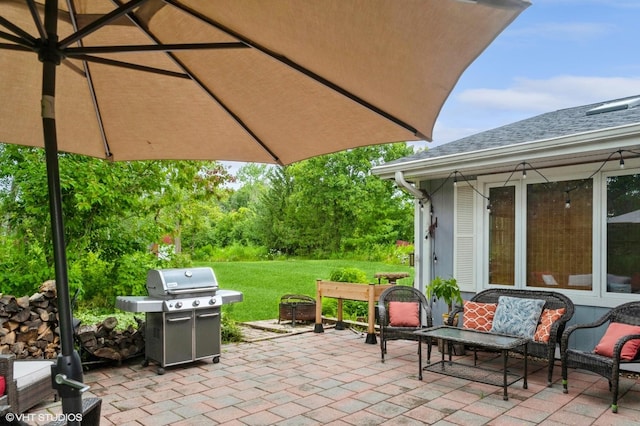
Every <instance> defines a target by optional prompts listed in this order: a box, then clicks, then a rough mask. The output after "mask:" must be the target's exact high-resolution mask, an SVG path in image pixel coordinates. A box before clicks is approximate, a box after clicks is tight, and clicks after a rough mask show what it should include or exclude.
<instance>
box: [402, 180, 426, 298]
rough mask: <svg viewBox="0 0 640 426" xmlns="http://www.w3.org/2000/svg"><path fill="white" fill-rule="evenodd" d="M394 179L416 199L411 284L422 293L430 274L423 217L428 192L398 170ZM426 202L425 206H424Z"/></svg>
mask: <svg viewBox="0 0 640 426" xmlns="http://www.w3.org/2000/svg"><path fill="white" fill-rule="evenodd" d="M395 181H396V183H397V184H398V188H400V189H402V190H403V191H405V192H407V193H409V194H411V195H413V197H414V199H415V200H416V201H417V203H415V213H414V218H415V221H414V238H413V239H414V245H413V247H414V267H415V274H414V283H413V286H414V287H415V288H417V289H418V290H420V291H421V292H422V293H424V291H425V283H426V282H428V277H429V276H430V271H429V269H430V266H431V265H430V264H429V262H427V261H425V260H426V259H429V255H428V253H431V250H430V245H431V240H430V239H429V240H427V239H425V238H424V237H425V236H426V235H427V233H426V232H427V231H426V230H427V224H426V219H425V211H426V212H429V211H430V210H431V208H430V207H431V206H430V205H431V200H430V197H429V194H428V193H427V192H426V191H425V190H423V189H420V188H417V187H415V186H414V185H412V184H410V183H409V182H407V181H406V180H405V178H404V174H403V173H402V172H400V171H397V172H396V173H395ZM425 204H426V206H425Z"/></svg>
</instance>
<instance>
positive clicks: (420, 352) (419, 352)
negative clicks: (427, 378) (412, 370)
mask: <svg viewBox="0 0 640 426" xmlns="http://www.w3.org/2000/svg"><path fill="white" fill-rule="evenodd" d="M418 380H422V336H420V337H418Z"/></svg>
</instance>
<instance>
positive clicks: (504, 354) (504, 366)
mask: <svg viewBox="0 0 640 426" xmlns="http://www.w3.org/2000/svg"><path fill="white" fill-rule="evenodd" d="M507 352H508V351H506V350H503V351H502V374H503V380H504V381H503V382H502V383H503V387H504V392H503V395H502V399H504V400H505V401H508V400H509V395H507Z"/></svg>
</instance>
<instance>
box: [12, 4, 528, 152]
mask: <svg viewBox="0 0 640 426" xmlns="http://www.w3.org/2000/svg"><path fill="white" fill-rule="evenodd" d="M36 3H43V2H36ZM60 3H61V4H62V5H61V6H60V14H59V20H58V32H59V38H60V40H61V41H62V42H63V43H65V48H63V49H61V50H62V52H61V55H62V64H61V66H60V67H58V69H57V86H56V96H55V108H56V112H55V118H56V121H57V133H58V147H59V150H60V151H67V152H74V153H80V154H86V155H90V156H93V157H99V158H110V159H113V160H116V161H117V160H141V159H166V158H177V159H203V158H208V159H216V160H237V161H255V162H265V163H281V164H288V163H291V162H294V161H297V160H301V159H304V158H308V157H311V156H314V155H318V154H326V153H330V152H335V151H339V150H343V149H346V148H352V147H357V146H364V145H371V144H375V143H386V142H397V141H408V140H421V139H426V140H430V139H431V133H432V130H433V125H434V121H435V119H436V117H437V115H438V113H439V111H440V109H441V107H442V104H443V103H444V101H445V99H446V98H447V96H448V95H449V93H450V91H451V89H452V88H453V86H454V85H455V83H456V82H457V80H458V78H459V77H460V75H461V74H462V72H463V71H464V70H465V69H466V68H467V66H468V65H469V64H470V63H471V62H472V61H473V60H474V59H475V58H476V57H477V56H478V55H479V54H480V53H481V52H482V51H483V50H484V49H485V48H486V46H487V45H488V44H489V43H491V42H492V41H493V39H494V38H495V37H496V36H497V35H498V34H499V33H500V32H501V31H502V30H503V29H504V28H505V27H506V26H507V25H508V24H509V23H510V22H511V21H512V20H513V19H514V18H515V17H516V16H517V15H518V14H519V13H520V12H521V11H522V10H523V9H524V8H525V7H526V6H527V5H528V2H524V1H520V0H501V1H497V0H494V1H484V2H483V1H479V2H478V3H477V4H474V3H475V2H469V1H457V0H438V1H429V0H423V1H397V0H361V1H358V0H351V1H345V0H325V1H301V0H278V1H256V0H225V1H216V0H188V1H175V0H171V1H167V2H161V1H158V0H149V1H135V0H134V1H132V2H130V3H134V4H135V3H139V4H140V6H138V7H137V8H133V9H132V12H130V13H129V14H128V15H122V16H119V17H117V18H116V19H114V20H113V21H111V22H108V23H107V24H106V25H104V26H102V27H98V28H95V30H94V28H93V27H92V26H91V25H92V23H93V22H95V20H96V19H98V18H99V17H100V16H103V15H104V14H106V13H109V12H112V11H113V10H114V6H113V4H114V3H119V2H117V1H114V2H112V1H111V0H84V1H82V0H75V1H72V2H71V5H72V8H71V9H72V10H74V11H75V13H73V14H70V13H69V11H68V10H69V8H68V7H67V6H66V2H60ZM127 4H129V3H127ZM38 10H39V12H40V14H42V13H43V12H42V10H43V9H42V8H41V7H38ZM0 13H1V16H2V18H3V20H6V21H9V22H11V23H13V24H15V25H17V27H19V28H20V29H22V30H24V31H26V32H27V33H29V34H30V35H31V36H32V37H34V38H36V39H37V38H39V33H38V30H37V29H36V25H35V24H34V20H33V18H32V16H31V14H30V13H29V11H28V10H27V8H26V6H25V2H24V1H18V0H5V1H3V2H2V4H1V5H0ZM5 28H6V29H8V30H11V29H10V28H7V26H6V25H5ZM85 29H86V32H87V34H83V31H84V30H85ZM78 31H79V36H78V37H77V38H76V37H73V34H78ZM8 32H9V33H12V32H13V31H8ZM14 35H15V36H16V37H20V38H22V39H23V40H22V41H21V42H20V43H18V42H15V44H19V45H20V46H21V47H22V49H16V50H1V49H0V69H1V70H2V71H1V73H2V74H1V75H2V78H1V79H0V98H1V99H3V102H1V103H0V120H2V125H0V141H2V142H8V143H16V144H24V145H32V146H43V136H42V134H43V132H42V127H41V120H42V119H41V115H40V108H39V104H40V99H41V97H42V93H41V90H42V82H41V79H42V71H41V64H39V62H38V56H37V55H34V54H30V52H29V51H31V52H33V51H34V50H35V49H36V47H34V46H33V45H36V46H37V43H35V42H32V41H29V40H28V39H27V38H26V37H23V36H22V35H21V34H14ZM0 38H3V39H4V41H5V42H6V43H7V44H14V43H13V40H12V39H11V38H10V37H8V36H6V37H2V36H0ZM67 40H68V41H67ZM0 41H1V40H0ZM199 43H200V44H204V45H201V46H200V47H201V48H200V49H188V50H174V51H173V52H161V51H147V52H144V53H140V52H128V53H111V51H114V52H118V51H122V50H123V49H121V48H120V47H122V46H140V47H139V49H135V48H132V49H130V50H142V49H143V47H142V46H153V45H158V44H173V45H175V44H199ZM216 43H221V44H222V43H232V44H231V45H228V44H227V45H225V44H223V45H221V46H216V45H215V44H216ZM5 47H6V46H5ZM175 47H177V46H175ZM193 47H196V46H193ZM216 47H217V48H216ZM169 48H170V46H169ZM85 60H86V61H85ZM89 60H90V62H89ZM108 61H122V62H129V63H132V64H136V65H139V66H144V67H150V68H153V69H159V70H163V71H166V72H167V74H169V75H165V74H152V73H150V72H141V71H140V70H137V69H127V68H122V67H117V66H113V65H112V64H110V63H108ZM7 100H8V102H7ZM15 117H19V119H15Z"/></svg>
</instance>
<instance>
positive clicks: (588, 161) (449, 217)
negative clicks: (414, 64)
mask: <svg viewBox="0 0 640 426" xmlns="http://www.w3.org/2000/svg"><path fill="white" fill-rule="evenodd" d="M604 104H606V105H608V106H609V105H611V104H617V106H616V107H615V108H613V109H611V110H610V111H606V112H602V113H593V111H591V110H593V109H594V108H597V107H600V106H602V105H604ZM623 154H624V157H625V160H627V166H628V168H627V169H626V170H631V171H632V173H636V174H640V163H639V162H638V158H639V157H640V96H638V95H636V96H632V97H628V98H624V99H616V100H612V101H606V102H604V103H596V104H590V105H584V106H578V107H574V108H566V109H562V110H558V111H553V112H549V113H545V114H541V115H539V116H536V117H532V118H529V119H526V120H521V121H519V122H516V123H512V124H509V125H506V126H502V127H500V128H497V129H492V130H488V131H485V132H481V133H478V134H475V135H471V136H468V137H466V138H463V139H460V140H457V141H454V142H451V143H448V144H445V145H441V146H438V147H436V148H433V149H429V150H426V151H422V152H418V153H416V154H414V155H412V156H409V157H405V158H402V159H399V160H395V161H393V162H389V163H387V164H384V165H382V166H378V167H376V168H374V170H373V173H374V174H377V175H379V176H381V177H382V178H387V179H393V178H394V174H395V173H401V176H402V177H403V178H404V180H405V183H406V181H409V182H413V183H414V184H415V186H417V187H419V188H422V189H424V190H426V192H427V194H428V196H429V197H428V199H426V200H425V199H422V200H421V202H423V203H426V205H427V206H428V207H431V206H433V217H432V220H433V222H435V220H436V219H437V228H435V235H434V236H428V235H424V236H423V235H420V232H418V229H419V228H418V227H416V239H418V238H425V237H426V238H429V239H430V240H429V244H424V249H425V250H429V251H430V252H429V253H422V254H421V256H420V258H421V264H420V265H419V266H418V268H422V269H424V270H425V271H424V272H425V273H424V276H425V277H428V278H429V279H432V278H433V277H435V276H442V277H449V276H455V275H456V269H457V272H460V271H461V269H460V268H461V265H462V263H461V262H459V261H458V265H456V257H455V256H456V251H459V250H460V247H459V243H460V241H461V240H460V238H459V235H458V234H457V232H459V231H458V230H456V214H457V213H458V212H456V208H457V206H456V200H455V197H456V195H455V194H456V190H455V188H454V187H453V182H452V180H453V179H452V176H456V175H457V176H458V186H460V185H463V184H465V183H464V182H462V180H461V179H460V177H461V176H466V177H470V176H474V179H476V177H477V179H478V181H477V182H484V184H486V183H487V182H489V183H491V182H492V180H491V178H492V177H493V178H494V179H498V177H496V176H500V175H509V173H512V174H513V171H514V170H516V169H514V166H516V165H519V164H525V162H526V164H528V166H527V168H528V169H529V171H531V167H534V168H535V170H541V171H542V172H543V173H545V174H547V175H548V171H551V173H556V175H557V176H560V177H557V178H556V179H559V180H561V181H562V180H571V179H585V178H586V177H587V176H588V175H589V174H590V173H591V172H592V171H593V170H595V171H596V172H595V173H594V175H596V174H597V173H598V171H599V170H602V171H603V173H605V172H607V170H609V172H611V171H612V170H614V169H613V167H614V166H615V167H616V168H617V161H618V160H619V158H621V157H622V156H623ZM614 162H615V163H616V164H615V165H614V164H612V163H614ZM605 164H608V167H605V168H604V169H603V168H602V166H603V165H605ZM532 165H533V166H532ZM621 165H622V164H621ZM629 166H631V167H629ZM598 167H600V168H599V169H598ZM585 170H586V172H585ZM521 172H522V169H520V173H517V174H516V176H515V177H514V179H520V175H521V174H522V173H521ZM594 175H591V176H594ZM532 176H535V174H534V173H532ZM509 178H510V179H511V176H510V177H509ZM596 178H598V179H600V180H599V181H598V182H594V188H595V187H596V186H597V185H598V184H601V182H603V181H604V180H603V178H602V176H601V175H600V174H598V175H597V176H596ZM545 179H546V178H545ZM522 183H523V184H524V182H522ZM523 187H524V186H523ZM476 188H479V186H476ZM480 191H482V189H480ZM486 195H487V194H484V195H480V196H478V197H477V202H479V201H480V199H481V197H482V196H485V197H486ZM466 202H467V203H468V202H469V201H468V198H467V201H466ZM602 202H606V200H603V199H602V198H601V196H600V195H597V191H596V192H594V205H595V204H596V203H602ZM428 207H427V208H428ZM458 207H459V206H458ZM473 209H474V212H475V213H474V215H475V216H474V217H476V218H478V220H474V221H473V226H474V227H475V229H473V236H474V238H475V240H476V241H477V242H478V244H476V245H474V248H476V249H477V250H476V253H474V256H472V257H473V259H474V261H473V262H469V261H468V258H465V262H464V263H465V265H464V266H465V267H467V268H474V267H475V268H477V269H478V270H479V272H475V271H474V274H473V277H474V281H475V282H474V284H475V288H473V289H472V291H467V290H469V288H468V287H465V288H464V290H465V291H464V292H463V298H464V299H469V298H470V297H472V296H473V294H474V292H475V291H479V290H480V289H482V288H486V287H487V286H490V284H489V283H488V281H487V277H484V275H485V274H486V271H485V272H482V270H483V268H486V265H484V263H486V261H485V255H486V253H484V252H485V251H486V250H487V248H486V246H485V242H484V241H485V240H483V238H484V236H485V230H484V229H478V228H482V227H484V226H485V225H484V224H485V223H486V222H485V221H483V220H479V218H480V216H481V213H480V211H479V206H476V207H473ZM465 214H466V212H465ZM422 215H424V213H422ZM423 217H424V216H420V215H419V214H417V215H416V221H418V220H420V221H423V222H425V219H424V218H423ZM485 217H486V216H485ZM602 217H606V215H605V216H602V214H600V213H599V212H597V211H596V210H594V219H597V220H599V221H600V222H602V220H604V219H602ZM426 222H429V219H428V217H427V220H426ZM466 224H468V221H467V222H465V226H466ZM428 225H429V223H426V226H427V227H428ZM422 226H423V227H424V226H425V223H423V224H422ZM597 226H601V224H599V223H594V227H597ZM423 227H422V228H420V229H421V230H424V228H423ZM594 229H595V228H594ZM466 232H467V231H466ZM600 233H601V231H600V230H595V231H594V242H595V243H594V247H593V249H594V252H595V251H601V250H602V248H603V247H604V246H603V245H602V243H601V242H599V241H600V240H599V239H600V238H602V237H601V235H600ZM424 234H427V233H426V232H424ZM456 242H458V246H456V244H457V243H456ZM519 244H521V243H519ZM416 247H418V246H417V245H416ZM520 247H521V246H520ZM483 253H484V254H483ZM434 256H435V257H437V262H433V258H434ZM603 259H604V260H606V257H605V258H603ZM604 260H602V261H600V260H599V261H598V262H596V263H597V266H596V263H594V267H593V277H594V281H593V282H594V286H595V287H594V291H593V292H592V293H591V294H590V293H588V292H584V293H580V294H579V292H577V291H575V290H571V289H565V290H564V291H567V294H568V295H569V297H572V296H571V295H574V296H573V297H572V298H573V299H574V303H575V305H576V310H575V313H574V317H573V319H572V320H571V321H570V323H569V325H573V324H582V323H590V322H592V321H594V320H596V319H597V318H599V317H601V316H602V315H604V314H605V313H606V312H607V311H608V310H609V308H610V307H611V306H616V305H617V304H619V303H623V302H624V301H628V300H640V299H639V298H638V295H637V294H635V295H633V294H630V295H625V294H619V293H618V294H612V293H610V292H607V287H606V285H607V283H606V282H605V283H602V280H603V279H604V276H605V275H606V265H605V263H604ZM600 262H602V264H601V263H600ZM466 263H474V264H473V265H472V264H469V265H466ZM521 264H522V260H520V261H519V262H517V263H516V265H519V266H520V267H522V265H521ZM602 270H604V272H602ZM465 276H466V274H465ZM519 276H520V277H521V278H520V283H519V284H518V283H516V285H517V286H518V287H520V286H523V285H524V286H526V285H527V282H526V281H525V282H524V283H523V282H522V279H523V276H522V275H519ZM456 278H457V277H456ZM465 280H467V281H468V279H467V278H465ZM459 281H460V280H459ZM424 285H425V283H420V288H422V289H424ZM445 310H446V307H445V306H443V304H442V303H441V302H437V303H435V304H434V306H433V313H434V323H436V324H439V323H440V314H441V313H443V312H444V311H445ZM601 328H603V327H601ZM603 333H604V329H596V330H590V331H585V332H580V334H578V335H576V338H575V339H573V341H572V342H571V345H572V346H574V347H578V348H580V349H583V350H590V349H593V347H594V346H595V345H596V344H597V343H598V341H599V340H600V338H601V336H602V334H603Z"/></svg>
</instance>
